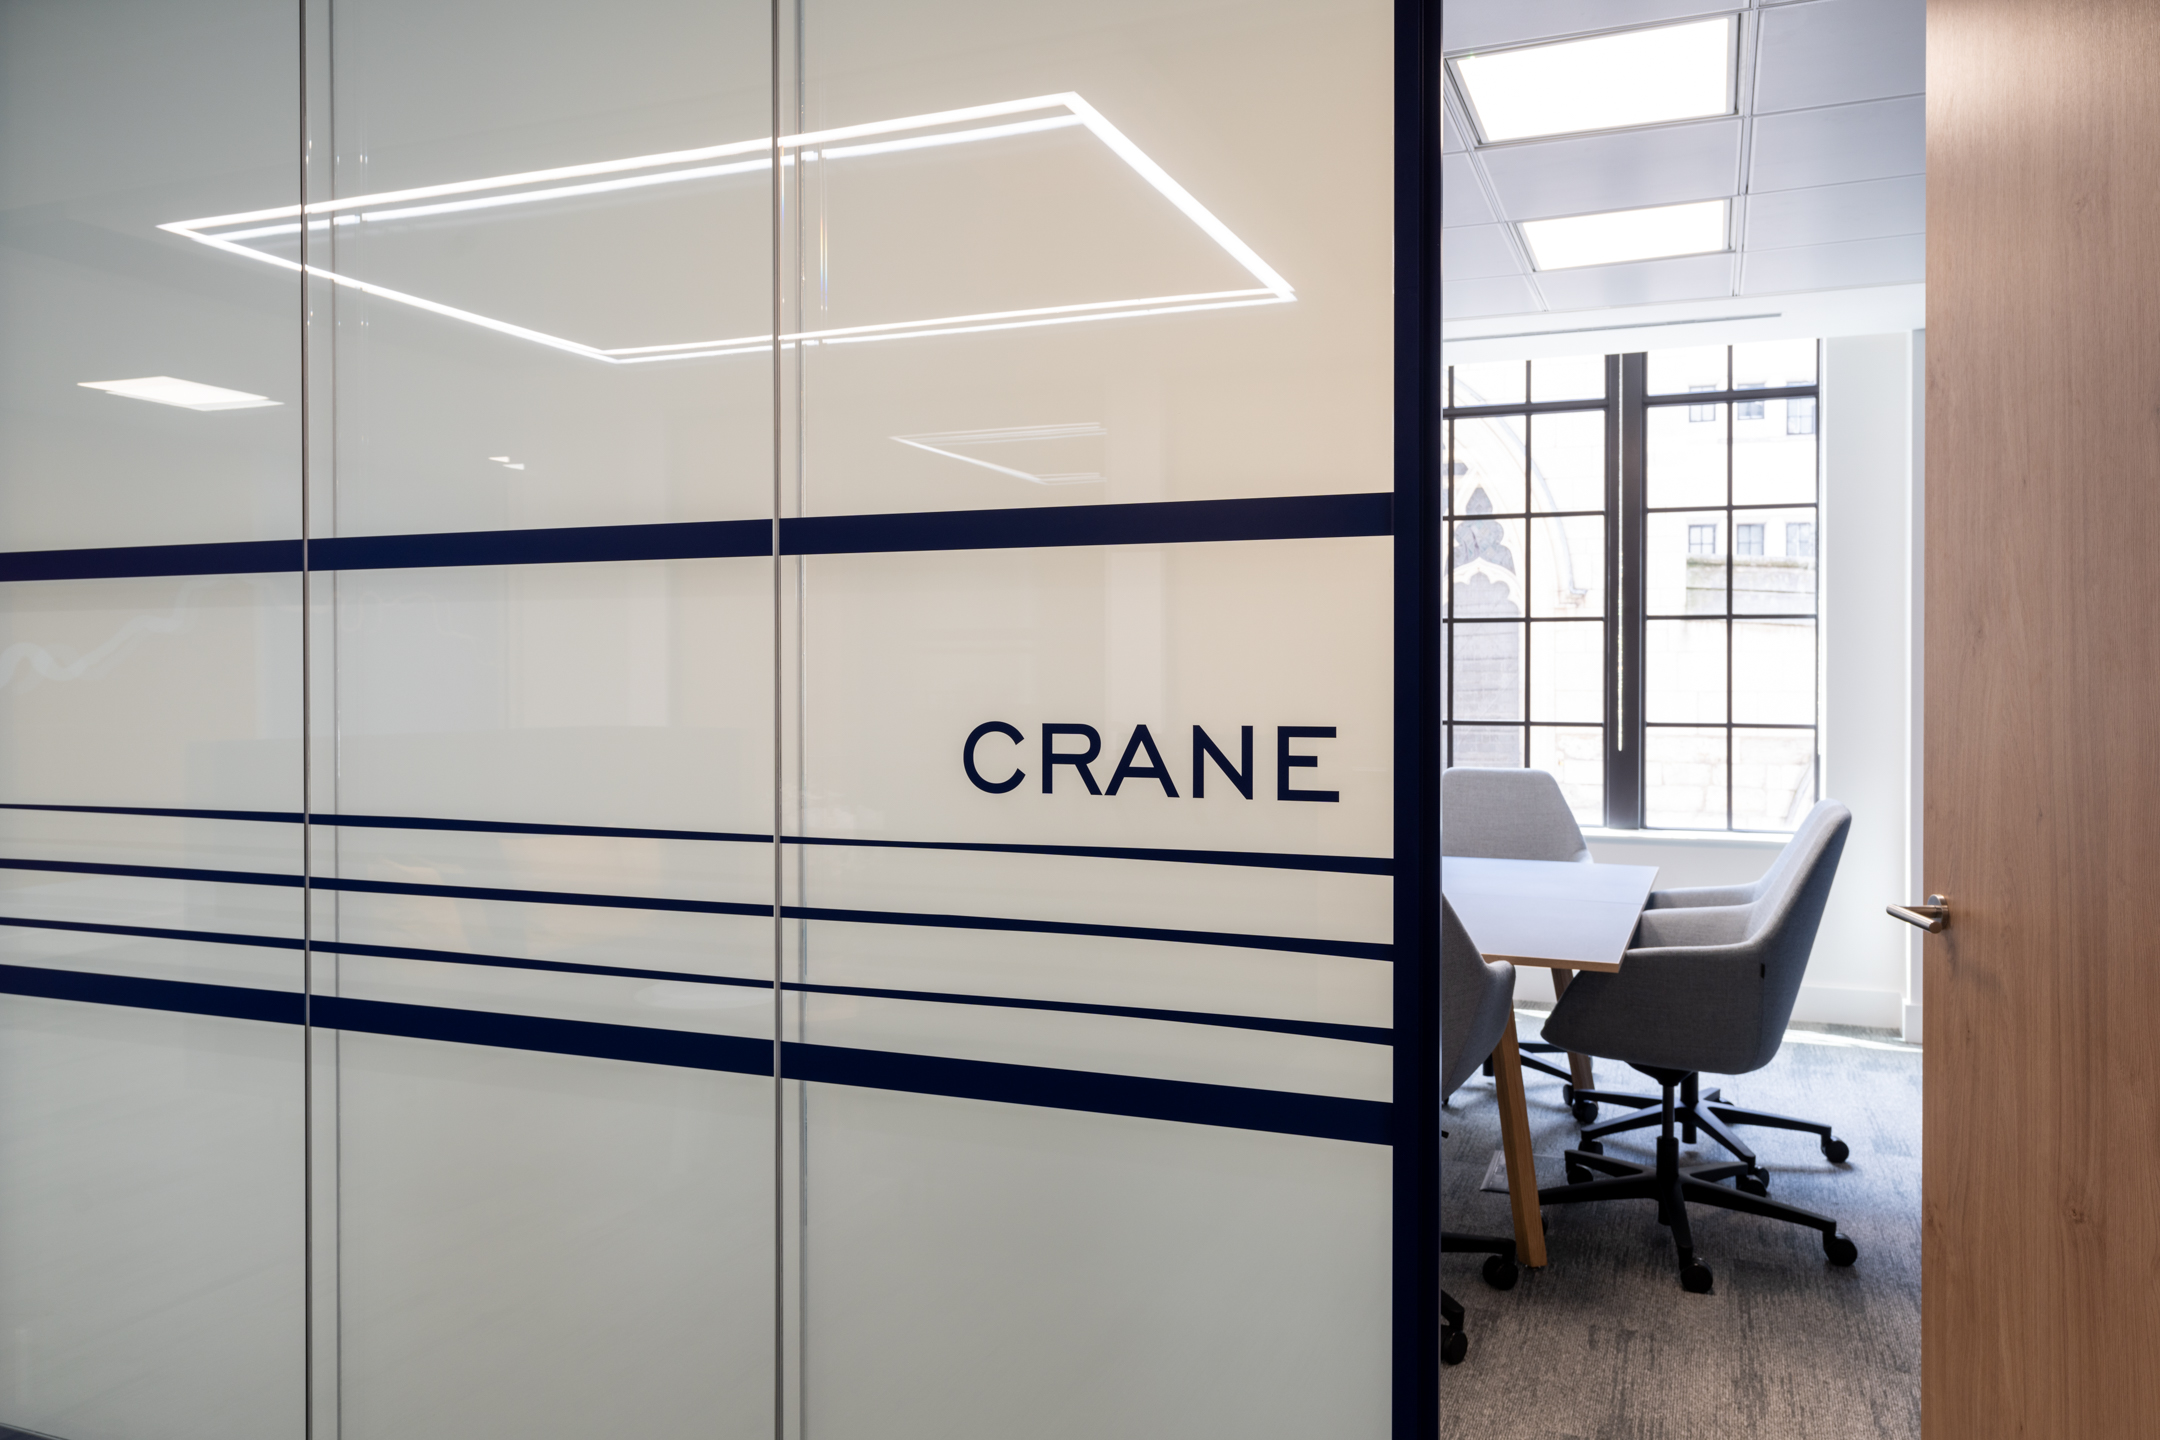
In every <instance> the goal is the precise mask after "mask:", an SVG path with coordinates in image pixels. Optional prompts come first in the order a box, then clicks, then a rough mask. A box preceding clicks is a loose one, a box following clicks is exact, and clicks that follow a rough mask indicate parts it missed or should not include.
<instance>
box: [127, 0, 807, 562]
mask: <svg viewBox="0 0 2160 1440" xmlns="http://www.w3.org/2000/svg"><path fill="white" fill-rule="evenodd" d="M332 28H333V34H332V35H331V37H330V41H331V47H332V48H331V49H330V51H329V52H328V53H329V54H330V55H331V56H332V59H331V61H330V82H331V88H332V89H333V91H334V93H335V97H336V99H335V139H334V149H335V157H334V158H335V180H334V185H335V203H336V205H337V206H338V207H339V208H337V209H335V210H334V211H331V212H330V213H328V214H326V215H324V216H322V217H321V218H319V219H317V220H316V221H315V222H314V223H315V224H316V225H317V226H318V227H319V228H318V229H317V231H316V232H315V233H314V235H313V237H312V243H313V249H314V252H315V253H314V260H313V263H315V264H316V265H317V266H318V267H319V268H321V269H322V270H324V271H325V273H326V274H329V275H334V276H336V277H337V283H333V284H330V285H327V286H325V287H324V291H325V293H324V295H323V299H322V302H321V303H322V304H323V305H324V307H325V309H326V312H327V313H326V315H325V316H324V319H325V320H326V322H327V323H328V324H329V325H331V326H333V327H334V330H335V335H336V344H335V366H336V373H335V378H334V382H333V383H334V386H335V394H336V406H335V420H334V429H335V436H334V441H333V442H332V446H331V447H325V448H323V449H321V450H319V455H321V456H325V457H327V456H330V455H334V458H335V464H336V469H337V482H336V499H335V524H336V528H337V532H338V533H340V534H346V535H353V534H384V533H389V534H397V533H405V532H413V531H456V530H479V529H497V528H528V527H543V526H562V525H602V524H626V523H652V522H658V521H675V520H707V519H726V518H737V517H756V516H760V515H764V514H766V513H768V511H769V501H768V496H769V493H770V489H771V468H770V467H771V462H770V448H771V436H772V428H773V426H772V382H771V376H772V365H771V360H770V355H769V351H767V352H766V354H765V355H764V356H763V357H762V358H761V356H760V355H758V354H750V353H742V354H734V355H728V356H720V357H713V356H709V355H708V356H705V357H704V358H691V359H673V358H661V359H655V358H653V357H652V355H651V354H650V353H645V351H644V347H651V346H667V345H673V344H676V343H678V342H695V341H701V340H708V339H711V338H714V337H716V336H719V337H727V336H751V337H756V336H761V335H767V336H769V335H770V334H771V333H772V299H771V296H772V239H771V217H770V211H771V185H772V179H771V170H770V167H769V164H766V163H765V161H764V159H763V158H762V157H763V152H762V150H761V149H759V148H758V147H759V146H761V145H762V143H763V141H762V137H766V136H768V135H769V133H770V129H771V119H770V116H771V105H770V96H769V93H768V86H767V75H768V72H769V69H770V58H769V54H770V52H769V43H770V37H769V34H768V31H769V29H770V26H769V21H768V18H767V15H766V12H765V10H764V9H763V8H761V7H758V6H751V5H721V6H711V5H694V4H690V3H686V0H637V3H633V4H627V5H610V6H594V5H586V4H577V3H571V0H552V3H547V4H541V5H530V4H510V3H505V0H459V3H457V4H452V5H433V4H417V3H409V0H362V3H356V4H340V5H339V6H337V7H336V10H335V12H334V22H333V27H332ZM746 142H747V143H750V144H751V146H752V149H751V150H750V151H745V152H742V153H736V154H730V155H727V156H722V157H717V158H713V157H708V158H707V159H705V160H704V161H703V162H702V163H675V164H661V165H652V164H645V165H639V166H635V167H632V168H617V169H602V170H601V172H600V173H577V174H556V173H555V172H559V171H570V170H579V169H580V168H581V167H582V168H583V169H584V170H588V171H589V170H592V169H593V168H594V167H607V166H610V165H617V164H619V163H620V162H628V161H636V160H640V159H642V158H644V157H651V156H655V155H661V156H665V155H673V154H678V153H681V152H689V151H695V150H699V149H712V148H715V147H726V146H728V145H731V144H734V145H741V144H744V143H746ZM726 162H733V163H732V166H730V165H729V164H728V163H726ZM745 165H751V166H755V167H757V168H752V169H744V168H742V167H743V166H745ZM715 169H723V170H726V171H727V172H728V173H720V174H713V173H707V172H710V171H712V170H715ZM534 175H539V176H543V177H550V178H543V179H539V180H524V181H522V182H520V183H509V184H505V183H500V182H502V180H503V177H521V176H534ZM632 181H637V182H639V183H636V184H632V183H630V182H632ZM646 182H657V183H646ZM445 187H452V188H453V193H450V194H425V195H420V196H417V197H413V196H406V192H408V191H415V190H423V191H433V190H441V189H443V188H445ZM400 196H406V198H402V199H400V198H396V197H400ZM386 197H387V198H386ZM278 203H280V200H279V199H275V198H272V199H264V200H262V201H260V202H253V203H252V204H251V205H249V206H247V207H242V206H231V207H227V210H228V213H229V212H234V211H240V210H242V209H250V210H252V209H257V208H261V207H264V206H274V205H276V204H278ZM206 217H208V218H214V216H213V212H209V211H201V210H198V211H191V212H188V213H187V214H178V213H176V214H173V215H171V216H168V217H166V218H168V219H171V220H175V221H179V220H189V219H200V218H206ZM296 225H297V220H296V219H295V217H292V216H290V215H269V216H267V217H257V218H253V219H244V220H241V221H239V222H237V223H234V224H230V225H225V226H211V227H205V229H204V230H203V232H202V233H206V234H209V235H212V236H213V237H214V236H217V235H240V234H249V235H250V237H251V238H246V239H241V240H233V241H230V242H229V243H230V244H234V245H238V246H240V247H242V248H243V249H246V250H249V251H252V252H256V256H257V258H256V262H255V263H252V264H251V263H250V258H249V257H248V256H246V255H238V254H234V253H231V252H229V251H220V250H218V249H216V248H214V247H212V246H209V245H195V246H191V247H189V248H191V249H192V250H193V252H194V253H193V255H192V256H191V257H190V260H191V263H193V264H195V265H198V266H202V267H206V268H211V269H224V270H236V271H243V272H248V273H256V272H260V273H261V274H264V275H272V274H279V273H283V272H280V271H278V270H277V268H276V266H275V265H274V264H273V263H270V260H269V259H264V258H262V257H271V258H284V259H291V258H293V257H295V256H296V255H297V253H298V252H297V242H298V238H299V237H298V235H297V234H296V233H290V232H292V231H293V230H294V228H295V227H296ZM279 227H283V232H284V233H273V234H263V235H253V234H252V232H254V231H259V230H262V229H265V228H269V229H273V230H276V229H278V228H279ZM348 282H349V283H348ZM363 287H372V288H363ZM446 312H454V313H446ZM536 337H537V338H536ZM551 342H553V343H551ZM566 347H569V348H566ZM616 350H636V351H640V356H641V358H640V357H633V356H631V355H613V354H607V353H601V352H612V351H616ZM588 352H590V353H588ZM663 353H664V352H663ZM633 358H637V360H638V363H626V362H628V361H630V360H632V359H633Z"/></svg>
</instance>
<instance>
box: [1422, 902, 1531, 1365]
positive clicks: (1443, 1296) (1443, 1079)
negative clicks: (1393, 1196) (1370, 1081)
mask: <svg viewBox="0 0 2160 1440" xmlns="http://www.w3.org/2000/svg"><path fill="white" fill-rule="evenodd" d="M1514 1023H1515V967H1514V966H1512V965H1510V964H1508V963H1507V962H1505V961H1499V962H1495V963H1491V964H1488V963H1487V962H1486V959H1485V957H1484V956H1483V955H1480V954H1479V953H1478V949H1477V946H1476V945H1475V944H1473V943H1471V940H1470V933H1469V932H1468V931H1466V930H1464V929H1463V925H1462V921H1460V920H1458V919H1456V918H1455V909H1454V907H1453V906H1451V905H1449V904H1448V903H1447V901H1445V900H1442V901H1441V902H1440V1098H1441V1099H1442V1100H1446V1099H1447V1098H1448V1096H1450V1095H1453V1094H1454V1093H1455V1091H1456V1088H1457V1087H1458V1086H1460V1085H1461V1084H1462V1083H1463V1081H1465V1080H1467V1079H1469V1078H1470V1077H1471V1076H1472V1075H1474V1074H1476V1073H1477V1069H1478V1067H1479V1066H1480V1065H1482V1064H1483V1063H1484V1062H1485V1057H1486V1056H1488V1055H1490V1054H1492V1052H1493V1046H1495V1045H1497V1044H1499V1043H1500V1037H1501V1035H1502V1034H1503V1033H1504V1032H1505V1031H1506V1029H1507V1027H1508V1026H1510V1025H1512V1024H1514ZM1440 1250H1441V1253H1443V1254H1488V1255H1490V1256H1491V1257H1492V1258H1491V1259H1489V1260H1487V1261H1486V1262H1485V1272H1484V1273H1485V1283H1486V1284H1488V1285H1491V1286H1492V1287H1493V1288H1494V1289H1496V1290H1507V1289H1511V1288H1513V1286H1514V1284H1515V1280H1516V1277H1517V1275H1518V1274H1519V1271H1518V1270H1517V1268H1516V1263H1515V1242H1514V1241H1513V1240H1503V1239H1500V1238H1498V1237H1495V1236H1486V1235H1458V1234H1455V1233H1454V1232H1452V1231H1449V1230H1446V1229H1443V1230H1442V1231H1441V1232H1440ZM1469 1346H1470V1341H1469V1338H1468V1337H1467V1336H1466V1335H1464V1333H1463V1308H1462V1305H1461V1303H1460V1302H1458V1301H1457V1300H1456V1299H1455V1297H1454V1296H1452V1295H1450V1294H1448V1293H1447V1292H1446V1291H1445V1290H1443V1291H1441V1292H1440V1358H1441V1360H1442V1361H1444V1362H1445V1363H1447V1364H1449V1365H1453V1364H1455V1363H1457V1362H1458V1361H1460V1360H1461V1359H1462V1358H1463V1355H1464V1354H1465V1353H1466V1352H1467V1351H1468V1349H1469Z"/></svg>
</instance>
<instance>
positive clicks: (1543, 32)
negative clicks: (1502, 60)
mask: <svg viewBox="0 0 2160 1440" xmlns="http://www.w3.org/2000/svg"><path fill="white" fill-rule="evenodd" d="M1742 8H1744V7H1743V6H1741V5H1738V4H1735V3H1731V0H1728V3H1726V4H1722V5H1720V4H1715V3H1706V0H1442V3H1441V6H1440V35H1441V43H1442V44H1444V45H1445V46H1446V47H1447V53H1448V54H1450V55H1460V54H1463V53H1464V52H1466V51H1471V50H1490V49H1492V48H1494V47H1496V46H1500V45H1517V44H1521V43H1522V42H1524V41H1527V40H1543V39H1545V38H1547V37H1549V36H1563V35H1582V34H1590V33H1594V32H1597V31H1600V30H1625V29H1627V28H1628V27H1630V26H1633V25H1648V24H1653V23H1655V22H1657V21H1659V20H1684V19H1687V18H1688V17H1690V16H1694V15H1725V14H1730V13H1731V12H1732V11H1734V10H1738V9H1742Z"/></svg>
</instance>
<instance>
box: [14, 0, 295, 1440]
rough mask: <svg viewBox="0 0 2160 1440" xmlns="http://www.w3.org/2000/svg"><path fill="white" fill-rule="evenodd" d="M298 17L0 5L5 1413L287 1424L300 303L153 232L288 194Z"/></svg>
mask: <svg viewBox="0 0 2160 1440" xmlns="http://www.w3.org/2000/svg"><path fill="white" fill-rule="evenodd" d="M295 22H296V13H295V10H294V8H293V7H291V6H281V5H269V4H255V3H239V4H223V5H216V6H212V5H208V4H198V3H172V4H164V5H127V6H113V5H90V6H77V5H60V6H49V5H10V6H6V7H0V136H5V137H6V143H5V146H4V151H0V307H4V311H5V317H6V318H5V321H4V323H0V552H4V553H6V556H7V561H6V563H7V564H8V566H9V569H8V573H9V575H10V576H11V577H28V576H31V575H36V576H39V577H42V578H37V579H29V578H11V579H10V581H9V582H8V583H5V584H0V1154H4V1155H5V1156H6V1163H5V1164H4V1165H0V1426H6V1427H17V1428H15V1429H11V1430H10V1433H29V1432H36V1433H39V1434H50V1435H59V1436H65V1437H70V1440H76V1437H81V1440H90V1437H98V1436H132V1435H158V1436H171V1437H175V1440H282V1437H286V1436H291V1435H295V1434H298V1433H299V1432H300V1430H301V1428H302V1423H303V1419H304V1416H303V1413H302V1409H303V1402H302V1394H303V1390H302V1387H303V1383H304V1375H305V1371H304V1366H303V1362H304V1359H305V1354H304V1350H303V1346H302V1341H301V1334H302V1317H303V1303H302V1302H303V1296H304V1294H305V1289H304V1283H303V1274H304V1270H303V1263H304V1262H303V1249H302V1234H303V1227H304V1219H305V1217H304V1213H303V1208H302V1204H301V1197H302V1185H303V1177H304V1174H305V1166H304V1154H303V1149H302V1104H301V1097H302V1085H301V1080H302V1074H303V1067H302V1049H301V1031H300V1026H299V1024H298V1021H299V1020H300V1018H301V1006H300V990H301V988H302V969H303V962H302V958H301V948H300V936H301V928H302V927H301V905H300V892H299V887H298V876H299V872H300V869H301V847H300V827H299V826H298V825H297V824H296V823H294V821H295V820H296V819H297V811H298V810H299V808H300V794H301V763H300V761H301V752H300V716H301V706H300V693H299V682H300V676H301V668H300V614H301V611H300V587H299V583H298V581H297V578H296V577H295V576H293V575H291V574H287V573H275V572H276V571H278V570H279V569H281V568H283V567H285V566H286V565H287V564H288V563H293V564H296V563H297V554H296V553H295V554H294V555H292V556H291V557H290V561H289V562H288V558H287V557H286V556H284V555H283V554H282V553H280V552H281V551H282V550H283V548H284V547H283V546H281V545H280V544H279V542H283V541H287V540H289V539H291V538H292V537H296V536H297V535H298V534H299V533H300V506H299V487H298V484H297V481H298V477H299V470H300V465H299V461H300V447H299V433H300V427H299V423H298V422H299V400H300V386H299V374H298V356H299V345H298V343H297V337H298V331H299V319H300V306H299V300H300V296H299V289H298V286H297V284H296V283H295V281H294V279H293V277H292V276H291V275H290V273H289V272H288V273H285V274H272V273H270V272H269V271H268V270H267V269H266V270H264V271H262V272H261V273H253V272H250V271H249V270H248V269H247V268H246V267H245V266H242V265H237V264H227V263H223V262H222V261H221V259H220V257H218V256H217V255H215V254H213V253H212V252H211V251H210V250H209V249H207V248H205V247H202V246H198V245H195V244H192V243H191V242H189V241H188V240H186V239H184V238H182V237H180V236H177V235H174V234H172V233H170V232H168V231H164V230H161V229H160V228H159V227H160V226H162V225H163V224H165V223H166V222H169V221H173V220H178V219H182V218H185V217H186V216H189V215H200V214H214V213H218V212H220V211H230V210H236V209H241V208H244V207H247V206H250V205H259V204H263V203H286V202H290V201H292V200H293V199H295V198H296V194H295V183H296V182H295V155H296V153H297V139H298V130H297V121H298V116H297V110H296V104H295V98H296V89H297V87H296V85H295V83H294V82H295V77H296V75H297V62H298V59H299V48H298V33H297V27H296V23H295ZM266 197H267V199H266ZM213 542H228V543H229V542H242V544H243V545H244V546H246V547H247V548H246V550H245V552H244V554H243V553H238V552H232V551H228V552H226V554H225V555H224V558H223V561H222V563H221V564H218V565H202V566H195V565H190V564H187V563H168V564H166V565H165V566H163V567H156V566H151V567H143V566H130V565H128V564H126V563H125V562H124V561H123V562H122V563H118V564H114V563H110V562H109V561H108V562H106V563H99V562H97V561H96V560H95V559H94V558H91V559H88V560H86V558H85V557H82V556H70V555H67V554H60V555H56V556H55V555H47V556H43V557H39V556H37V555H35V554H33V555H31V556H28V557H24V556H23V555H22V554H21V553H20V552H26V551H27V552H40V551H62V552H66V551H72V550H79V549H84V548H92V547H95V548H103V547H137V546H151V545H156V546H172V547H183V546H188V545H195V544H203V543H213ZM291 548H292V550H293V551H294V552H297V546H293V547H291ZM161 571H162V573H161ZM196 571H202V572H204V573H193V572H196ZM213 571H214V572H215V573H209V572H213ZM266 571H268V572H271V573H265V572H266ZM174 572H177V573H174Z"/></svg>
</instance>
